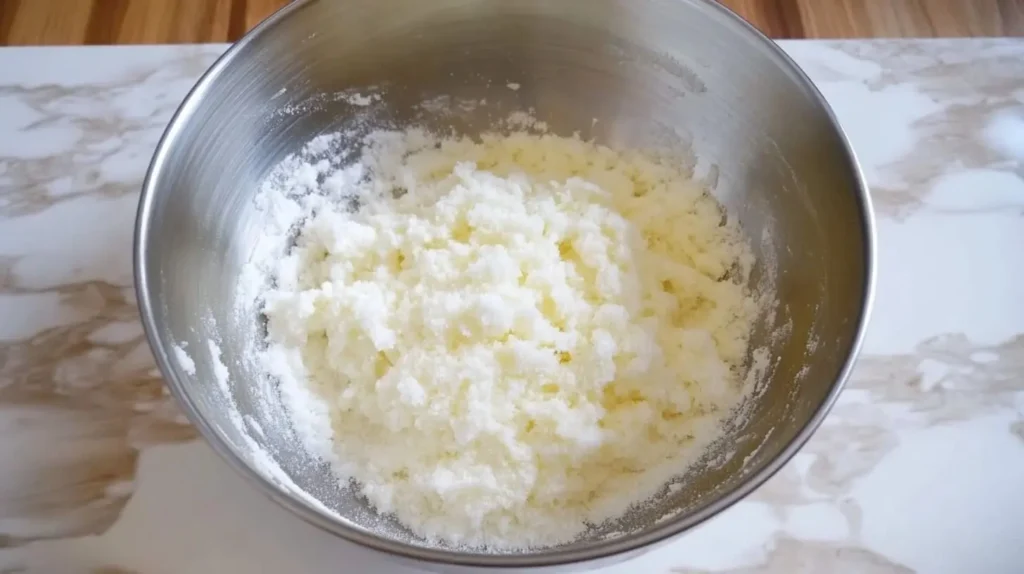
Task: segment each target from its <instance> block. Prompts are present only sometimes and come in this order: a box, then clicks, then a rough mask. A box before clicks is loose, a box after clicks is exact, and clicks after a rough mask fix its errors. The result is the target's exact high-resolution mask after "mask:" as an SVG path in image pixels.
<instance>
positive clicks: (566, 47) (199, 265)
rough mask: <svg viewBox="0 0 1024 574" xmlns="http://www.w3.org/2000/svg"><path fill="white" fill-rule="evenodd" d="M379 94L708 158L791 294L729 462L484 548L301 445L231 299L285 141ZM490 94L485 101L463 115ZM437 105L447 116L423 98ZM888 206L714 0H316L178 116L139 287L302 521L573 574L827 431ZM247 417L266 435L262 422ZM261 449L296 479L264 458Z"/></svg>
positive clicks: (393, 100)
mask: <svg viewBox="0 0 1024 574" xmlns="http://www.w3.org/2000/svg"><path fill="white" fill-rule="evenodd" d="M509 83H517V84H519V85H520V86H521V87H520V88H519V89H518V90H513V89H510V88H509V87H508V84H509ZM367 86H376V87H377V88H378V89H380V90H381V92H382V93H383V94H384V98H383V100H382V101H381V102H380V103H379V105H378V106H377V109H379V110H383V111H381V112H380V114H379V119H381V118H382V119H383V120H386V121H388V122H391V124H392V125H398V126H401V125H409V124H411V123H417V122H418V123H425V124H427V125H429V126H432V127H434V128H445V129H447V128H451V129H454V130H456V131H460V132H464V133H474V132H478V131H480V130H483V129H486V128H488V127H490V126H491V125H492V124H493V122H494V120H495V119H496V118H498V117H504V115H505V114H507V113H508V112H510V111H514V110H521V109H528V108H533V109H534V110H535V114H536V116H537V117H538V118H539V119H541V120H545V121H547V122H548V123H549V124H550V126H551V129H552V131H554V132H557V133H560V134H563V135H569V134H572V133H573V132H579V133H580V134H581V135H582V136H583V137H586V138H589V137H593V138H595V139H597V140H598V141H600V142H602V143H607V144H610V145H613V146H618V147H627V146H629V147H651V146H662V147H664V146H674V147H675V149H677V150H681V151H680V153H681V156H680V157H681V158H683V160H684V161H693V162H694V163H695V173H696V176H697V177H703V178H704V179H705V181H707V182H708V184H709V186H710V187H711V188H712V189H713V191H714V193H715V195H716V196H717V197H718V198H719V199H720V200H721V201H722V202H723V203H724V204H725V205H726V206H727V208H728V210H729V212H730V214H731V216H732V217H736V218H738V219H739V221H740V223H741V224H742V226H743V228H744V230H745V231H746V233H747V234H748V235H749V237H750V238H751V241H752V243H753V246H754V249H755V252H756V255H757V256H758V260H759V264H758V266H757V269H756V270H755V272H754V274H753V275H754V276H753V277H752V278H751V281H752V284H753V285H754V286H760V287H764V286H765V285H767V284H770V283H774V289H775V293H776V294H777V297H778V300H779V302H780V305H779V307H778V309H777V312H776V313H775V314H774V315H772V314H765V315H764V316H762V317H761V320H760V322H759V324H758V326H757V330H756V333H755V341H754V343H755V345H768V346H770V347H771V350H772V353H771V354H772V357H773V360H774V362H773V366H772V368H771V369H770V372H768V373H767V374H766V376H765V383H764V384H765V387H764V389H765V391H764V393H763V394H762V395H761V396H759V397H758V398H757V399H756V401H755V402H754V404H753V405H751V409H752V410H751V413H752V414H751V416H750V417H748V418H747V419H737V420H736V421H735V424H734V425H732V428H731V429H730V431H729V433H728V435H727V436H726V437H725V439H723V440H722V441H720V443H719V444H717V445H716V448H715V449H714V450H715V452H714V453H713V454H715V455H718V463H717V464H708V465H703V466H701V467H700V468H699V469H697V470H694V471H693V472H691V473H689V474H688V475H687V476H686V477H685V479H684V483H685V485H686V487H685V488H682V489H680V490H678V491H676V492H673V493H670V494H666V495H665V496H664V497H663V498H661V499H660V503H659V504H658V505H656V507H654V508H650V509H647V510H645V511H642V512H635V513H632V514H631V515H629V516H627V517H625V518H624V519H623V521H621V522H620V523H618V524H612V525H608V526H606V527H604V528H603V529H596V530H595V531H594V532H593V535H592V536H588V537H587V538H586V539H583V540H580V541H578V542H574V543H572V544H568V545H565V546H561V547H556V548H550V549H544V550H535V551H528V552H518V553H506V554H489V553H473V552H464V551H459V550H453V549H450V548H445V547H443V546H439V545H431V544H428V543H426V542H424V541H421V540H416V539H415V538H412V537H410V536H408V534H407V533H405V532H404V531H403V530H402V529H401V528H400V527H399V526H398V525H396V524H394V522H393V521H390V520H387V519H384V518H380V517H377V516H375V515H374V513H373V512H372V511H370V510H368V509H367V508H366V506H365V504H364V503H363V502H361V501H360V500H359V499H357V498H356V497H354V496H352V494H351V491H350V490H349V489H347V488H341V487H340V486H338V484H337V481H336V480H335V479H334V478H333V477H332V476H331V475H330V473H329V471H328V469H326V468H325V467H324V466H323V465H322V464H318V463H317V462H316V461H315V460H312V459H311V458H310V457H309V456H308V455H307V454H306V453H305V452H303V451H302V449H301V448H298V447H297V446H296V445H297V444H299V443H298V441H297V439H296V437H295V436H294V433H293V431H292V430H291V428H290V427H289V425H288V424H287V422H284V421H285V419H284V414H283V411H282V408H281V405H280V404H279V402H278V401H276V400H273V399H272V400H270V401H267V400H265V399H264V398H261V397H262V395H264V394H269V395H273V393H272V392H269V393H268V392H267V391H268V388H267V385H272V382H268V381H266V380H261V379H260V377H259V376H257V374H256V373H255V372H254V370H253V368H252V366H251V364H250V363H249V362H247V361H246V360H245V357H244V350H245V349H246V348H247V346H248V347H251V346H252V345H255V344H258V341H259V336H260V335H259V333H260V329H261V328H262V327H261V324H260V320H259V313H258V311H257V310H256V309H254V308H251V306H250V307H248V308H245V306H244V305H243V312H241V313H238V312H235V308H236V303H237V299H238V297H239V295H238V284H239V274H240V269H241V267H242V265H243V264H244V263H245V262H246V261H247V260H248V258H249V256H250V253H251V249H252V244H251V238H252V236H253V233H254V231H255V226H257V225H258V224H259V222H258V218H256V217H255V216H254V214H253V211H254V207H253V196H254V194H255V193H256V190H257V188H258V186H259V183H260V181H261V179H262V178H264V177H265V176H266V175H267V173H268V171H269V170H271V168H272V167H274V166H275V164H277V163H278V162H279V161H280V160H281V159H282V158H284V157H285V156H286V155H287V154H289V153H293V152H296V151H297V150H298V149H299V148H300V147H301V146H302V145H303V144H304V143H306V142H307V141H308V140H309V139H310V138H312V137H313V136H315V135H317V134H320V133H324V132H330V131H333V130H336V129H338V128H340V127H345V126H350V127H351V125H352V123H353V121H354V120H353V118H355V117H356V116H357V115H358V113H362V112H361V110H362V108H360V107H358V106H353V105H351V103H350V101H347V100H346V99H345V98H339V97H335V96H332V94H337V93H339V92H343V91H345V90H348V89H352V88H356V89H364V88H365V87H367ZM481 99H484V100H486V102H487V104H486V105H481V106H477V107H475V108H474V107H472V106H460V105H459V102H460V101H463V100H464V101H479V100H481ZM425 100H429V101H433V102H434V104H435V105H433V106H427V107H426V108H424V107H423V106H420V105H419V104H420V103H421V102H423V101H425ZM427 108H429V109H427ZM425 110H426V111H425ZM430 110H434V111H433V112H431V111H430ZM595 120H596V121H595ZM870 213H871V210H870V205H869V200H868V194H867V190H866V188H865V185H864V182H863V179H862V176H861V174H860V172H859V169H858V166H857V162H856V159H855V158H854V155H853V153H852V151H851V150H850V146H849V143H848V142H847V140H846V138H845V137H844V135H843V133H842V131H841V130H840V128H839V126H838V124H837V123H836V119H835V118H834V117H833V115H832V113H831V112H830V110H829V108H828V106H827V105H826V103H825V102H824V100H823V99H822V97H821V95H820V94H819V93H818V92H817V91H816V90H815V88H814V87H813V86H812V84H811V83H810V82H809V81H808V79H807V78H806V77H805V76H804V75H803V74H802V73H801V72H800V71H799V69H798V68H797V67H796V66H795V65H794V64H793V62H791V61H790V60H789V59H788V58H787V57H786V56H785V55H784V54H783V52H782V51H780V50H779V49H778V48H777V47H776V46H775V45H774V44H773V43H771V42H770V41H768V40H767V39H765V38H764V37H763V36H761V35H760V34H759V33H757V32H756V31H755V30H754V29H753V28H751V27H750V26H748V25H747V24H746V23H744V22H743V21H742V20H740V19H739V18H738V17H736V16H735V15H733V14H732V13H730V12H729V11H727V10H726V9H724V8H722V7H720V6H719V5H717V4H715V3H713V2H709V1H701V0H430V1H423V0H320V1H317V0H306V1H303V0H299V1H298V2H295V3H293V4H291V5H289V6H288V7H287V8H285V9H283V10H281V11H280V12H278V13H277V14H275V15H274V16H272V17H271V18H270V19H269V20H267V21H266V22H264V23H263V24H262V25H261V26H259V27H258V28H257V29H256V30H254V31H253V32H252V33H250V34H249V35H248V36H246V37H245V38H243V39H242V40H241V41H240V42H238V43H237V44H236V45H235V46H233V47H232V48H231V49H230V50H228V52H227V53H226V54H225V55H224V56H223V58H221V59H220V60H219V61H218V62H217V63H216V64H215V65H214V66H213V67H212V68H211V69H210V71H209V72H208V73H207V74H206V75H205V76H204V77H203V78H202V80H201V81H200V82H199V83H198V85H197V86H196V87H195V89H194V91H193V92H192V93H191V94H190V95H189V96H188V98H187V100H186V101H185V102H184V104H183V105H182V107H181V109H180V110H179V112H178V113H177V115H176V116H175V117H174V119H173V121H172V122H171V124H170V127H169V128H168V129H167V132H166V134H165V136H164V138H163V140H162V141H161V142H160V145H159V147H158V149H157V151H156V155H155V157H154V159H153V162H152V166H151V168H150V171H149V174H148V176H147V178H146V182H145V186H144V189H143V192H142V199H141V204H140V207H139V213H138V222H137V229H136V245H135V279H136V284H137V289H138V298H139V306H140V308H141V312H142V319H143V323H144V325H145V328H146V332H147V334H148V336H149V340H150V343H151V345H152V348H153V352H154V354H155V356H156V361H157V364H158V365H159V367H160V369H161V371H162V372H163V374H164V376H165V378H166V380H167V382H168V385H169V386H170V389H171V391H172V392H173V393H174V395H175V396H176V397H177V398H178V400H179V401H180V402H181V404H182V405H183V407H184V410H185V412H186V413H187V415H188V416H189V418H190V419H191V420H192V422H193V423H195V425H196V426H197V427H198V428H199V429H200V431H201V432H202V433H203V435H204V436H205V437H206V438H207V440H209V442H210V443H211V444H212V445H213V447H214V448H215V449H216V450H217V451H218V452H219V453H220V454H221V455H222V456H223V457H224V458H225V459H226V460H227V461H228V462H229V463H230V464H231V465H232V466H233V467H234V468H236V469H237V470H238V471H239V472H240V473H241V474H243V475H244V476H246V477H248V478H250V479H252V481H253V482H254V483H255V484H257V485H258V486H259V487H260V488H262V489H263V490H264V491H265V492H267V493H268V494H270V495H271V496H272V497H273V498H275V499H276V500H278V501H279V502H280V503H281V504H283V505H284V506H286V507H287V508H289V509H290V510H292V511H294V512H295V513H296V514H298V515H299V516H301V517H303V518H304V519H306V520H308V521H309V522H311V523H313V524H315V525H317V526H320V527H322V528H324V529H326V530H328V531H330V532H333V533H335V534H337V535H339V536H341V537H343V538H346V539H348V540H351V541H355V542H357V543H360V544H362V545H365V546H368V547H371V548H374V549H378V550H381V551H384V552H386V553H389V554H391V555H393V556H398V557H404V558H406V559H410V560H414V561H419V562H421V563H430V564H434V565H435V566H438V565H441V566H444V567H446V568H449V567H460V566H461V567H478V566H503V567H526V566H553V565H565V564H568V563H576V562H581V561H588V560H596V559H610V558H611V557H613V556H616V557H619V558H621V557H624V556H629V555H632V554H635V553H637V552H639V551H640V550H642V549H644V548H648V547H650V546H652V545H653V544H655V543H657V542H660V541H664V540H667V539H669V538H670V537H672V536H674V535H677V534H679V533H681V532H683V531H685V530H686V529H688V528H690V527H692V526H694V525H696V524H698V523H700V522H701V521H703V520H705V519H707V518H708V517H710V516H712V515H714V514H715V513H717V512H720V511H721V510H723V509H725V508H726V507H728V506H729V505H731V504H733V503H734V502H736V501H737V500H739V499H741V498H742V497H743V496H744V495H746V494H747V493H749V492H751V491H752V490H753V489H755V488H756V487H757V486H758V485H759V484H761V483H762V482H764V481H765V480H766V479H767V478H768V477H770V476H771V475H772V474H773V473H774V472H775V471H776V470H778V469H779V468H780V467H781V466H782V465H783V464H784V463H785V462H786V461H787V460H789V458H790V457H792V456H793V454H794V453H795V452H796V451H797V449H799V448H800V446H801V445H802V444H803V443H804V442H805V441H806V440H807V439H808V437H810V435H811V433H812V432H813V431H814V429H815V428H816V427H817V426H818V424H819V423H820V422H821V421H822V419H823V417H824V416H825V414H826V412H827V411H828V409H829V406H830V405H831V404H832V402H833V401H834V400H835V398H836V396H837V394H838V393H839V390H840V388H841V386H842V384H843V381H844V379H845V378H846V377H847V375H848V373H849V371H850V368H851V363H852V361H853V358H854V355H855V354H856V351H857V348H858V346H859V344H860V341H861V337H862V335H863V332H864V326H865V320H866V316H867V312H868V308H869V302H870V298H871V290H872V267H873V265H872V257H873V256H872V254H873V247H872V236H873V233H872V220H871V214H870ZM210 338H213V339H215V340H218V341H220V346H221V349H222V351H223V361H224V363H225V364H226V365H227V367H228V370H229V372H230V392H231V394H232V396H233V399H234V402H235V403H236V404H237V405H238V409H239V411H240V413H241V415H243V416H242V417H238V416H232V414H231V413H230V412H229V411H230V409H228V408H226V406H225V401H224V399H223V396H222V395H221V391H220V390H219V387H218V384H217V382H216V380H215V377H214V374H213V373H214V371H213V359H212V358H211V355H210V353H209V352H207V351H206V349H207V343H206V341H207V340H208V339H210ZM178 343H185V344H187V345H188V346H187V350H188V351H189V353H190V354H191V356H192V358H193V360H194V361H195V374H194V375H190V374H189V373H187V372H186V371H185V369H184V368H183V365H182V363H181V362H180V361H179V360H178V359H177V358H176V354H175V353H174V352H172V349H173V346H174V345H175V344H178ZM270 390H271V391H272V389H270ZM253 421H255V422H256V423H258V424H259V425H260V426H261V427H262V428H263V429H264V430H266V431H267V432H266V434H265V436H260V435H259V433H254V432H252V429H251V426H252V423H253ZM247 435H251V436H250V438H249V439H246V436H247ZM247 440H252V441H255V442H256V443H258V444H259V445H260V447H261V448H260V450H261V451H262V452H264V453H265V454H266V455H267V456H269V457H270V458H272V459H273V460H275V461H276V463H277V464H278V465H279V466H280V468H281V469H282V471H283V473H284V475H287V479H285V480H283V479H282V475H280V474H275V473H273V472H269V471H268V470H267V466H266V465H265V464H262V463H260V462H258V461H257V460H256V459H257V458H258V456H259V454H258V453H257V454H254V452H253V450H252V449H251V448H249V446H248V443H247ZM300 490H304V491H306V492H308V494H309V496H305V495H303V494H302V493H301V492H300ZM311 499H316V500H319V501H320V502H319V503H315V502H311ZM324 507H326V508H328V509H331V511H333V512H331V511H325V510H324ZM672 512H677V514H675V515H673V516H670V517H667V516H668V515H669V514H671V513H672ZM339 516H340V517H339ZM666 517H667V518H666ZM659 519H662V520H659ZM613 531H624V532H626V534H624V535H622V536H618V537H616V536H608V534H609V533H610V532H613Z"/></svg>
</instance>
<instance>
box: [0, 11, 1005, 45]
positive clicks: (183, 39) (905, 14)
mask: <svg viewBox="0 0 1024 574" xmlns="http://www.w3.org/2000/svg"><path fill="white" fill-rule="evenodd" d="M424 1H429V0H424ZM287 2H288V0H0V45H10V46H14V45H45V44H160V43H191V42H232V41H235V40H237V39H238V38H240V37H241V36H242V35H243V34H244V33H245V32H246V31H248V30H249V29H251V28H252V27H253V26H255V25H256V24H258V23H259V22H260V21H262V20H263V19H264V18H266V17H267V16H269V15H270V14H271V13H273V12H274V11H275V10H277V9H278V8H280V7H282V6H284V5H285V4H287ZM722 2H723V3H724V4H725V5H727V6H729V7H730V8H732V9H733V10H735V11H736V12H737V13H738V14H740V15H741V16H743V17H744V18H746V19H747V20H749V21H750V22H751V23H753V24H754V25H755V26H757V27H758V28H760V29H761V30H762V31H764V32H765V33H766V34H768V35H769V36H771V37H773V38H877V37H965V36H1024V0H722Z"/></svg>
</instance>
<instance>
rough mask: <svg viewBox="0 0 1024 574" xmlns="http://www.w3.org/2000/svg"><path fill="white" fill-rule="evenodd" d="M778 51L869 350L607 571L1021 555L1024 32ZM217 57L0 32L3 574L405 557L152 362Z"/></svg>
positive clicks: (369, 563)
mask: <svg viewBox="0 0 1024 574" xmlns="http://www.w3.org/2000/svg"><path fill="white" fill-rule="evenodd" d="M783 46H784V48H785V49H786V50H787V51H788V52H789V53H790V54H792V55H793V57H795V58H796V60H797V61H798V62H799V63H800V64H801V65H802V66H804V68H805V69H806V70H807V72H808V73H809V74H810V76H811V77H812V78H813V79H814V80H815V81H816V82H817V84H818V85H819V87H820V88H821V90H822V91H823V92H824V94H825V96H826V97H827V98H828V99H829V101H830V102H831V103H832V105H833V107H834V108H835V110H836V112H837V113H838V115H839V118H840V120H841V121H842V123H843V125H844V126H845V127H846V129H847V130H848V132H849V134H850V137H851V138H852V140H853V144H854V147H855V148H856V150H857V152H858V153H859V154H860V158H861V160H862V161H863V165H864V169H865V171H866V174H867V177H868V180H869V182H870V184H871V192H872V196H873V198H874V204H875V209H876V211H877V219H878V240H879V241H878V245H879V254H878V255H879V257H878V293H877V303H876V307H875V311H874V315H873V318H872V322H871V327H870V329H869V334H868V337H867V341H866V344H865V348H864V352H863V354H862V356H861V358H860V360H859V361H858V363H857V367H856V369H855V372H854V374H853V377H852V379H851V380H850V382H849V385H848V387H847V390H846V391H844V393H843V395H842V397H841V398H840V400H839V403H838V404H837V405H836V407H835V409H834V410H833V411H832V413H831V415H830V416H829V417H828V419H827V420H826V422H825V424H824V425H823V426H822V428H821V429H820V430H819V431H818V432H817V434H816V435H815V436H814V438H813V439H812V440H811V442H810V443H809V444H808V445H807V446H806V448H804V449H803V451H802V452H801V453H800V454H798V455H797V456H796V458H795V459H794V460H793V461H792V462H790V463H789V464H788V465H787V466H786V467H785V468H784V469H783V470H782V471H781V472H780V473H779V474H778V475H776V476H775V477H774V478H773V479H772V480H771V481H769V482H768V483H767V484H766V485H765V486H764V487H763V488H761V489H760V490H758V491H757V492H756V493H754V494H753V495H752V496H750V497H749V498H748V499H747V500H746V501H744V502H742V503H740V504H738V505H736V506H735V507H733V508H731V509H729V510H728V511H726V512H724V513H723V514H721V515H720V516H719V517H717V518H715V519H713V520H712V521H710V522H708V523H706V524H705V525H703V526H701V527H700V528H698V529H696V530H694V531H692V532H691V533H689V534H687V535H686V536H684V537H682V538H680V539H679V540H678V541H676V542H674V543H672V544H670V545H668V546H666V547H664V548H660V549H658V550H655V551H653V552H651V553H649V554H647V555H645V556H643V557H642V558H639V559H637V560H636V561H633V562H630V563H627V564H624V565H619V566H616V567H613V568H611V569H610V570H608V571H609V572H611V571H616V572H621V573H627V572H651V573H665V572H676V573H691V574H696V573H712V572H714V573H733V574H740V573H747V574H751V573H763V574H793V573H802V572H806V573H815V574H816V573H823V572H854V573H865V574H882V573H900V574H903V573H908V572H923V573H951V574H952V573H957V574H958V573H963V572H976V573H986V574H993V573H1008V574H1009V573H1020V572H1024V289H1022V285H1024V41H1020V40H939V41H865V42H817V41H808V42H788V43H786V42H784V43H783ZM223 49H224V47H223V46H199V47H195V46H192V47H184V46H179V47H169V46H166V47H146V48H140V47H133V48H37V49H20V48H18V49H16V48H7V49H3V50H0V461H2V462H0V573H3V574H13V573H23V572H29V573H39V574H64V573H69V574H77V573H91V574H103V573H105V574H115V573H121V574H128V573H134V574H162V573H167V574H179V573H197V574H202V573H216V574H222V573H223V574H231V573H250V572H370V571H372V572H390V573H398V572H409V570H407V569H403V568H400V567H398V566H395V565H393V564H391V563H390V562H387V561H383V560H381V559H380V558H379V557H377V556H374V555H371V554H369V553H368V552H367V551H364V550H362V549H360V548H357V547H354V546H351V545H349V544H347V543H344V542H341V541H339V540H337V539H335V538H332V537H331V536H329V535H327V534H325V533H323V532H320V531H319V530H317V529H315V528H313V527H311V526H308V525H306V524H305V523H303V522H301V521H300V520H298V519H297V518H295V517H293V516H292V515H291V514H289V513H288V512H287V511H285V510H283V509H282V508H279V507H278V506H277V505H275V504H274V503H272V502H270V501H269V500H267V499H265V498H264V497H263V496H262V495H261V494H259V493H258V492H257V491H255V490H254V489H253V488H251V487H250V486H249V485H248V484H246V483H245V482H243V480H242V479H241V478H240V477H239V476H237V475H235V474H234V473H233V472H232V471H231V470H230V469H229V468H228V467H227V465H226V464H224V463H222V462H221V461H220V459H218V458H217V457H216V456H215V455H214V454H213V452H212V451H211V450H210V448H209V447H207V446H206V444H205V443H203V442H202V441H201V440H198V438H197V435H196V432H195V431H194V430H193V429H192V428H191V427H190V426H189V425H188V423H187V422H186V421H185V420H184V419H183V418H182V417H181V415H180V414H179V413H178V411H177V410H176V407H175V405H174V402H173V400H172V399H171V398H170V397H169V396H167V394H166V393H165V392H164V390H163V386H162V384H161V379H160V375H159V373H158V372H157V371H156V370H155V369H154V365H153V362H152V359H151V357H150V353H149V350H148V347H147V345H146V342H145V338H144V336H143V334H142V330H141V327H140V325H139V322H138V317H137V313H136V307H135V300H134V296H133V293H132V287H131V284H132V280H131V245H132V225H133V221H134V217H135V208H136V204H137V194H138V190H139V185H140V182H141V180H142V177H143V175H144V172H145V169H146V166H147V162H148V160H149V156H150V154H151V152H152V150H153V147H154V146H155V144H156V142H157V139H158V138H159V136H160V134H161V131H162V129H163V127H164V125H165V123H166V122H167V121H168V119H169V118H170V116H171V113H172V112H173V111H174V109H175V107H176V106H177V104H178V102H179V101H180V100H181V98H182V97H183V96H184V94H185V93H186V91H187V90H188V88H189V87H190V86H191V85H192V83H193V82H194V81H195V80H196V79H197V78H198V76H199V75H200V73H201V72H202V71H203V70H204V69H205V68H206V66H207V65H209V64H210V62H211V61H212V60H213V59H214V58H215V57H216V56H217V55H218V54H219V53H220V52H221V51H223Z"/></svg>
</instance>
